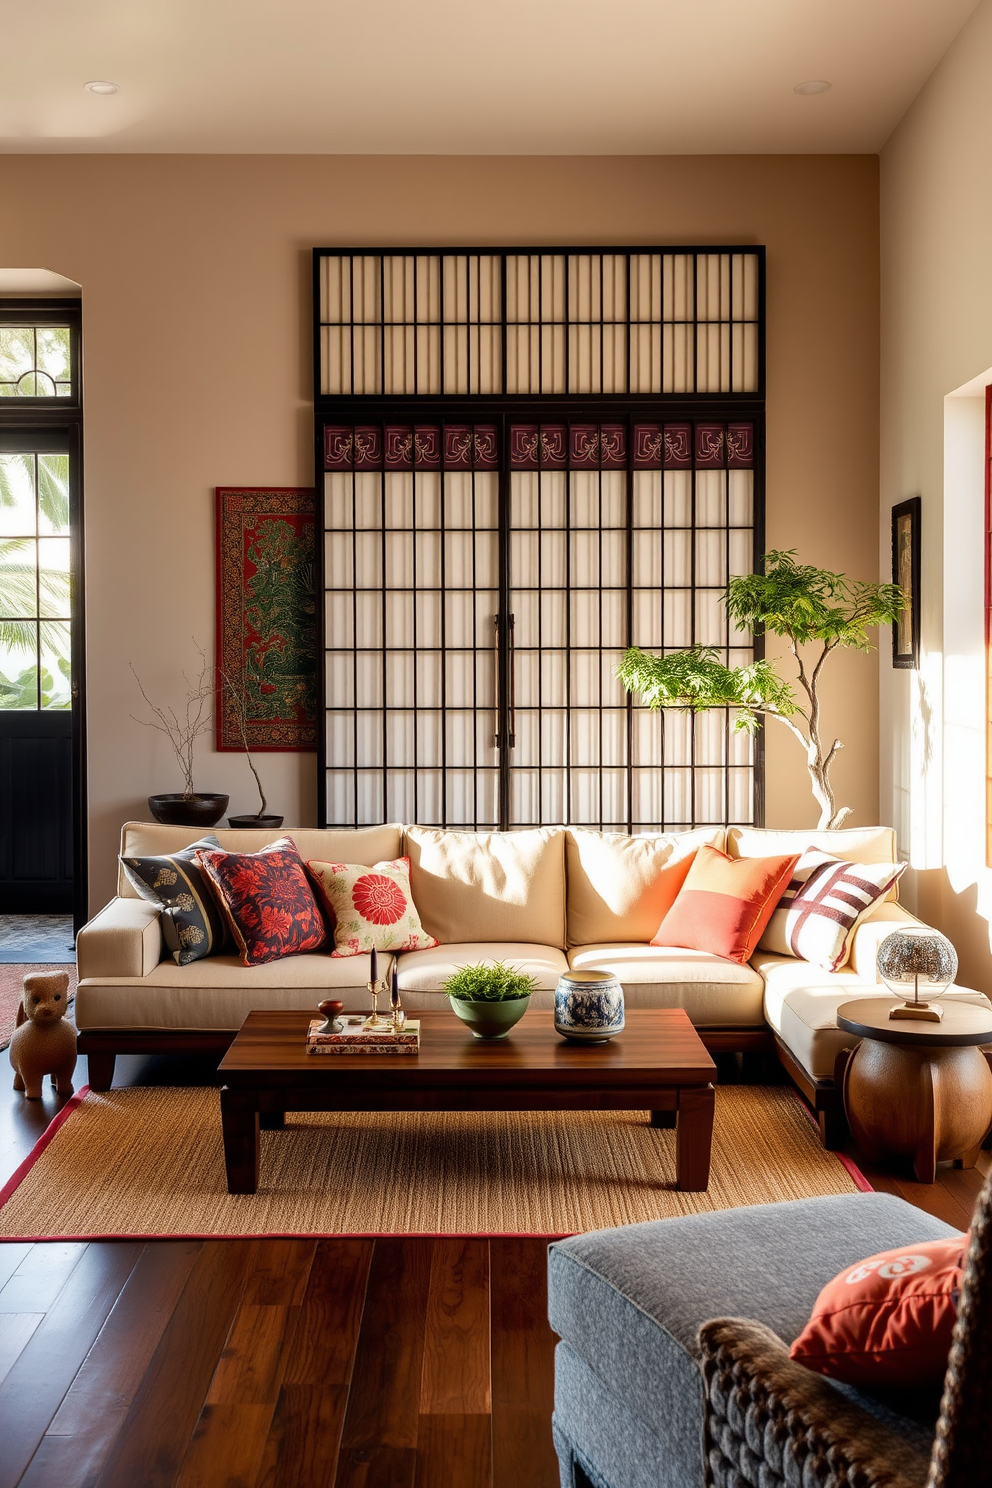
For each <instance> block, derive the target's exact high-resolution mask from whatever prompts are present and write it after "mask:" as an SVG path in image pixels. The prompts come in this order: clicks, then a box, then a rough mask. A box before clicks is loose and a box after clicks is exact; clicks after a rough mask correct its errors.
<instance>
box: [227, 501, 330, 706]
mask: <svg viewBox="0 0 992 1488" xmlns="http://www.w3.org/2000/svg"><path fill="white" fill-rule="evenodd" d="M247 556H248V560H249V562H250V563H252V564H253V565H254V567H255V570H256V571H255V573H254V574H253V575H252V577H251V579H250V580H249V582H248V584H247V586H246V587H247V596H246V597H247V603H246V606H245V618H246V620H247V622H248V625H249V626H250V627H251V628H252V630H254V631H255V633H256V635H257V636H259V637H261V638H262V639H260V640H258V641H256V642H254V643H252V644H250V645H249V646H248V647H247V649H246V653H245V671H244V688H245V694H246V704H247V706H246V714H247V717H248V718H249V719H251V718H297V717H306V718H312V717H314V716H315V715H316V713H317V653H316V625H315V619H316V614H317V589H316V574H315V571H314V561H313V537H312V534H311V535H308V534H304V533H300V532H297V531H296V529H295V528H294V526H293V524H292V523H291V522H285V521H279V520H271V521H265V522H262V523H260V525H259V528H258V532H257V535H256V537H255V539H254V540H253V542H252V543H251V544H250V546H249V548H248V555H247Z"/></svg>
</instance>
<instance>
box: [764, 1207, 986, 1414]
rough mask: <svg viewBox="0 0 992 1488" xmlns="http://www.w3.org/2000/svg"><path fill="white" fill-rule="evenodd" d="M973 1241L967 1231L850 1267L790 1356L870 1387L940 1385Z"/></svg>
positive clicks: (827, 1292)
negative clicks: (963, 1270) (963, 1274)
mask: <svg viewBox="0 0 992 1488" xmlns="http://www.w3.org/2000/svg"><path fill="white" fill-rule="evenodd" d="M968 1245H969V1237H968V1236H967V1235H955V1236H954V1238H953V1239H951V1240H928V1241H926V1242H925V1243H924V1244H922V1245H901V1246H899V1248H898V1249H897V1250H884V1251H882V1252H881V1253H880V1254H879V1255H874V1256H869V1257H868V1259H867V1260H865V1261H859V1262H858V1264H857V1265H856V1266H851V1267H848V1268H846V1269H845V1270H844V1271H842V1272H841V1273H840V1275H839V1276H835V1277H834V1279H833V1281H828V1282H827V1284H826V1286H825V1287H824V1288H823V1290H822V1292H821V1293H820V1295H819V1296H818V1297H817V1299H816V1302H815V1303H814V1305H813V1316H812V1317H811V1318H810V1320H809V1322H808V1323H807V1324H806V1326H805V1328H804V1329H803V1331H802V1332H801V1333H800V1335H799V1337H798V1338H797V1339H796V1341H795V1343H794V1344H793V1345H792V1347H791V1349H790V1350H789V1354H790V1356H791V1357H792V1358H793V1359H796V1360H798V1362H799V1363H800V1364H805V1365H806V1367H807V1369H814V1370H815V1371H816V1373H817V1374H827V1375H829V1376H830V1377H831V1378H832V1379H836V1380H844V1381H846V1383H847V1384H849V1385H859V1386H861V1387H863V1388H864V1387H867V1388H868V1389H872V1388H880V1387H882V1386H887V1385H905V1386H909V1387H913V1386H918V1385H928V1384H930V1385H932V1384H936V1383H938V1382H939V1381H940V1379H941V1378H942V1377H943V1374H944V1370H945V1369H946V1368H947V1355H948V1353H949V1352H950V1348H951V1334H952V1332H953V1331H954V1322H955V1319H956V1317H957V1310H958V1294H959V1293H960V1291H961V1272H962V1269H963V1267H964V1259H965V1256H966V1254H967V1251H968Z"/></svg>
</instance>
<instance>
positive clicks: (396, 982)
mask: <svg viewBox="0 0 992 1488" xmlns="http://www.w3.org/2000/svg"><path fill="white" fill-rule="evenodd" d="M389 1006H390V1007H391V1008H392V1025H393V1032H394V1033H399V1031H400V1029H401V1028H402V1027H403V1024H404V1023H405V1022H406V1013H405V1012H404V1011H403V1006H402V1003H401V1002H400V979H399V975H398V973H397V970H396V962H395V961H394V962H393V979H392V981H391V982H390V984H389Z"/></svg>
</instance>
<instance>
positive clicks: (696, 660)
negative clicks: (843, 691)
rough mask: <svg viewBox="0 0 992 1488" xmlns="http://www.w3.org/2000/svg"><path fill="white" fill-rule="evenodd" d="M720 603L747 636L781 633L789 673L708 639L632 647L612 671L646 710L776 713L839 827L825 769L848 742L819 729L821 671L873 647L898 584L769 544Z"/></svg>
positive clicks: (823, 819) (829, 820) (741, 724)
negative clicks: (747, 660) (732, 663)
mask: <svg viewBox="0 0 992 1488" xmlns="http://www.w3.org/2000/svg"><path fill="white" fill-rule="evenodd" d="M724 604H725V606H726V610H727V615H728V618H729V619H730V621H731V623H732V624H733V625H734V626H735V627H736V628H737V629H738V630H748V631H750V632H751V633H752V634H756V635H757V634H761V633H762V632H764V633H766V634H771V635H776V636H781V637H782V638H783V639H784V640H786V641H787V642H788V645H789V649H790V651H791V652H792V656H793V658H794V661H795V665H796V673H797V675H796V678H795V681H794V682H789V681H787V680H786V679H785V678H784V677H782V676H781V675H780V673H779V671H778V666H777V664H776V663H775V662H774V661H764V660H762V661H754V662H752V663H751V664H750V665H749V666H741V667H728V666H727V665H726V664H725V663H724V662H723V661H721V660H720V656H719V653H718V652H717V651H716V650H714V649H713V648H711V647H707V646H693V647H691V648H690V649H689V650H687V651H674V652H670V653H668V654H667V655H661V656H657V655H652V654H650V653H649V652H646V651H642V650H640V649H639V648H638V647H636V646H632V647H631V648H630V649H629V650H628V651H627V653H626V655H625V656H624V659H623V661H622V662H621V664H620V666H619V668H618V670H617V676H618V677H619V678H620V681H621V682H622V683H623V685H624V687H625V688H626V689H627V691H628V692H631V693H636V694H637V695H638V696H640V697H641V698H642V699H643V701H644V702H645V703H647V705H648V706H649V707H650V708H680V709H685V710H689V711H691V712H694V713H700V712H704V711H705V710H707V709H709V708H731V709H733V710H734V711H735V712H736V715H737V716H736V719H735V721H734V728H735V729H736V730H738V731H741V730H743V731H745V732H747V733H750V734H753V733H755V732H756V730H757V729H758V728H759V727H760V726H761V723H762V721H763V719H764V718H777V719H778V720H779V722H780V723H782V724H784V725H785V727H786V728H788V729H789V731H790V732H791V733H792V734H793V736H794V737H795V738H796V740H797V741H798V742H799V744H800V745H801V746H802V749H803V751H804V753H805V755H806V767H807V769H808V770H809V775H810V784H811V787H812V791H813V796H814V798H815V800H816V802H817V805H818V806H819V808H820V820H819V822H818V823H817V825H818V827H820V828H821V829H822V828H824V827H839V826H840V825H841V824H842V823H843V822H844V821H845V820H846V819H847V817H848V816H849V815H850V814H851V807H849V806H842V807H840V808H839V809H838V807H837V803H836V797H835V793H834V789H833V786H832V785H831V782H830V767H831V765H832V764H833V761H834V759H835V758H836V756H837V753H838V751H839V750H840V749H842V748H843V747H844V746H843V744H842V743H841V741H840V739H834V740H833V741H832V743H830V744H829V745H826V744H825V743H824V738H823V734H822V731H821V727H822V718H821V700H820V679H821V674H822V671H823V667H824V665H825V663H826V661H827V659H828V657H830V656H832V655H833V653H834V652H835V651H839V650H850V649H856V650H859V651H870V650H871V646H872V637H871V632H872V630H873V629H874V627H876V626H878V625H892V624H894V623H895V621H896V620H897V619H898V618H899V615H900V614H901V613H902V611H903V609H904V608H905V607H906V604H907V598H906V595H905V594H904V593H903V591H902V590H901V589H900V588H899V586H898V584H874V583H869V582H867V581H866V580H862V579H849V578H847V576H846V575H845V574H839V573H833V572H831V571H830V570H829V569H825V568H814V567H813V566H812V565H810V564H806V563H797V562H796V559H795V552H794V550H790V551H788V552H783V551H781V550H779V549H773V550H772V551H770V552H768V553H766V554H765V555H764V557H763V559H762V572H760V573H753V574H741V575H738V576H737V577H735V578H732V579H731V580H730V583H729V584H728V585H727V588H726V591H725V593H724Z"/></svg>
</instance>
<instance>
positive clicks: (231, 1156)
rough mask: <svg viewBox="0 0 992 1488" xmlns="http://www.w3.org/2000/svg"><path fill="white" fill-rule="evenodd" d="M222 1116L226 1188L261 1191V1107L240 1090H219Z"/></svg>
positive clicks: (226, 1088)
mask: <svg viewBox="0 0 992 1488" xmlns="http://www.w3.org/2000/svg"><path fill="white" fill-rule="evenodd" d="M220 1119H221V1125H222V1127H223V1130H224V1163H225V1166H226V1167H227V1191H228V1193H232V1194H251V1193H256V1192H257V1191H258V1149H259V1136H258V1108H257V1107H256V1106H255V1105H254V1104H253V1103H252V1102H251V1100H250V1099H249V1098H247V1097H246V1096H245V1093H244V1092H243V1091H241V1090H229V1089H228V1087H227V1086H226V1085H225V1086H224V1088H223V1089H222V1090H221V1093H220Z"/></svg>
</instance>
